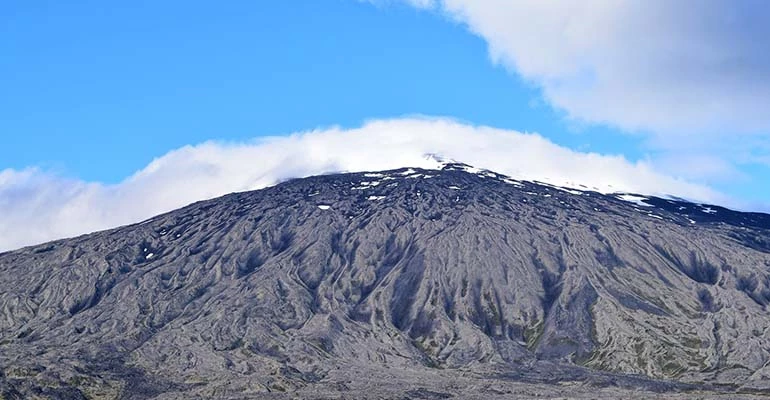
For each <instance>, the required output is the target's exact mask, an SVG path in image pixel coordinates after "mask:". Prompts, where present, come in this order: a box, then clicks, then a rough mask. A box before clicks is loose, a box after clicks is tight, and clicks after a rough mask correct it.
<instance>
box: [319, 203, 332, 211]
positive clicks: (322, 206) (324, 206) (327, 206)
mask: <svg viewBox="0 0 770 400" xmlns="http://www.w3.org/2000/svg"><path fill="white" fill-rule="evenodd" d="M318 208H320V209H322V210H328V209H330V208H332V206H329V205H326V204H319V205H318Z"/></svg>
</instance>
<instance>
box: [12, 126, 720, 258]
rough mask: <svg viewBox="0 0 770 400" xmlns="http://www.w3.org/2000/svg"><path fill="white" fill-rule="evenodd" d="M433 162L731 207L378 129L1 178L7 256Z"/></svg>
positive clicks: (507, 143)
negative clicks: (205, 206) (155, 219)
mask: <svg viewBox="0 0 770 400" xmlns="http://www.w3.org/2000/svg"><path fill="white" fill-rule="evenodd" d="M426 153H438V154H441V155H443V156H445V157H448V158H453V159H456V160H460V161H463V162H466V163H469V164H472V165H475V166H478V167H483V168H488V169H491V170H494V171H497V172H501V173H505V174H508V175H512V176H514V177H518V178H525V179H537V180H542V181H546V182H554V183H563V182H572V183H574V184H585V185H588V186H594V185H598V186H601V187H602V188H603V189H605V190H617V191H629V192H638V193H646V194H672V195H678V196H682V197H688V198H695V199H700V200H703V201H711V202H717V203H722V202H724V201H726V199H725V198H724V197H722V196H721V195H719V194H718V193H716V192H714V191H712V190H711V189H709V188H708V187H704V186H701V185H696V184H692V183H688V182H684V181H682V180H679V179H675V178H673V177H670V176H666V175H663V174H661V173H659V172H657V171H656V170H655V169H654V168H653V167H652V166H651V165H650V164H649V163H647V162H637V163H632V162H629V161H627V160H625V159H624V158H623V157H620V156H607V155H600V154H595V153H580V152H575V151H573V150H570V149H567V148H564V147H560V146H557V145H555V144H554V143H552V142H550V141H548V140H547V139H545V138H543V137H542V136H539V135H536V134H522V133H518V132H514V131H506V130H500V129H493V128H489V127H476V126H470V125H464V124H460V123H457V122H454V121H451V120H447V119H427V118H411V119H397V120H380V121H373V122H370V123H367V124H366V125H364V126H363V127H361V128H357V129H349V130H343V129H339V128H331V129H326V130H316V131H311V132H304V133H297V134H293V135H290V136H286V137H274V138H269V139H262V140H257V141H254V142H251V143H214V142H208V143H203V144H200V145H197V146H186V147H183V148H180V149H177V150H174V151H172V152H170V153H168V154H166V155H164V156H163V157H160V158H158V159H156V160H154V161H153V162H152V163H150V164H149V165H148V166H147V167H145V168H144V169H142V170H141V171H139V172H137V173H136V174H134V175H133V176H131V177H130V178H128V179H126V180H125V181H123V182H121V183H119V184H117V185H104V184H100V183H92V182H91V183H89V182H82V181H77V180H71V179H64V178H61V177H58V176H56V175H52V174H48V173H46V172H44V171H40V170H36V169H29V170H23V171H14V170H5V171H0V215H2V218H0V250H2V249H6V250H7V249H12V248H17V247H20V246H24V245H30V244H34V243H40V242H44V241H47V240H52V239H56V238H61V237H67V236H73V235H78V234H82V233H86V232H92V231H95V230H99V229H106V228H110V227H114V226H118V225H122V224H127V223H132V222H138V221H140V220H143V219H146V218H149V217H151V216H153V215H156V214H159V213H161V212H165V211H170V210H173V209H176V208H179V207H181V206H184V205H186V204H189V203H191V202H194V201H197V200H201V199H207V198H212V197H216V196H219V195H223V194H226V193H230V192H235V191H245V190H251V189H258V188H262V187H266V186H269V185H272V184H274V183H276V182H279V181H281V180H284V179H287V178H291V177H302V176H309V175H316V174H320V173H326V172H335V171H366V170H384V169H392V168H399V167H404V166H413V167H420V166H424V165H426V164H425V162H426V161H425V159H424V155H425V154H426ZM609 185H611V187H608V186H609Z"/></svg>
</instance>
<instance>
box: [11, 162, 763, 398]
mask: <svg viewBox="0 0 770 400" xmlns="http://www.w3.org/2000/svg"><path fill="white" fill-rule="evenodd" d="M439 162H441V165H440V166H439V167H438V168H436V169H417V168H404V169H398V170H392V171H383V172H370V173H352V174H337V175H326V176H316V177H310V178H303V179H296V180H292V181H287V182H284V183H281V184H279V185H276V186H274V187H270V188H267V189H263V190H259V191H254V192H246V193H236V194H231V195H227V196H224V197H221V198H218V199H214V200H209V201H204V202H199V203H196V204H193V205H190V206H188V207H185V208H183V209H180V210H177V211H173V212H170V213H167V214H165V215H161V216H158V217H155V218H152V219H150V220H148V221H145V222H143V223H140V224H136V225H131V226H126V227H121V228H117V229H113V230H110V231H105V232H99V233H94V234H91V235H86V236H82V237H78V238H74V239H67V240H60V241H56V242H51V243H47V244H44V245H39V246H34V247H28V248H25V249H21V250H18V251H14V252H8V253H3V254H0V394H2V397H4V398H28V397H33V396H38V397H43V398H46V397H47V398H73V399H74V398H122V399H123V398H125V399H129V398H191V397H196V396H197V397H203V398H233V399H235V398H298V397H299V398H415V399H444V398H451V397H457V398H479V399H482V398H491V397H495V396H500V397H503V398H517V396H521V397H524V398H538V397H542V398H551V397H554V396H565V395H569V396H572V397H576V398H595V397H597V396H599V397H624V398H628V397H633V396H640V397H643V396H645V393H657V394H655V395H652V394H650V396H654V397H656V398H667V396H670V398H686V397H688V396H690V395H693V396H698V397H699V398H703V397H709V396H715V397H719V396H726V397H725V398H735V397H736V396H738V395H740V396H749V395H750V393H756V394H770V384H768V382H770V313H768V304H770V236H768V232H770V216H769V215H766V214H758V213H740V212H735V211H731V210H728V209H725V208H721V207H717V206H710V205H702V204H695V203H690V202H685V201H680V200H674V199H663V198H657V197H648V196H640V195H634V194H602V193H599V192H596V191H587V190H586V191H583V190H576V189H575V188H563V187H558V186H553V185H547V184H541V183H536V182H527V181H518V180H514V179H511V178H509V177H507V176H504V175H500V174H497V173H494V172H491V171H485V170H480V169H476V168H473V167H471V166H468V165H465V164H461V163H457V162H451V161H439ZM661 392H666V393H668V394H660V393H661Z"/></svg>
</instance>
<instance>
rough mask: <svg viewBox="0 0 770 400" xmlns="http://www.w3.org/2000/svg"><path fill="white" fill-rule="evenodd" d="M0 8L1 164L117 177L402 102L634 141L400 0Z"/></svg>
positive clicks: (635, 154)
mask: <svg viewBox="0 0 770 400" xmlns="http://www.w3.org/2000/svg"><path fill="white" fill-rule="evenodd" d="M160 3H162V4H160ZM0 18H2V24H0V29H2V31H0V51H1V52H2V54H5V55H6V56H5V57H4V58H5V61H4V62H2V64H0V86H1V87H3V94H2V96H0V121H2V122H0V124H1V125H0V130H1V132H2V135H3V146H2V147H0V169H2V168H16V169H19V168H24V167H27V166H32V165H34V166H43V167H45V168H52V169H56V170H59V171H61V172H64V173H65V174H67V175H73V176H76V177H78V178H82V179H86V180H98V181H104V182H118V181H120V180H122V179H124V178H125V177H127V176H129V175H130V174H131V173H133V172H134V171H136V170H139V169H141V168H142V167H144V166H145V165H146V164H147V163H148V162H150V161H151V160H152V159H153V158H155V157H159V156H161V155H163V154H164V153H165V152H167V151H169V150H171V149H174V148H177V147H180V146H183V145H186V144H195V143H199V142H203V141H205V140H210V139H220V140H246V139H249V138H252V137H255V136H260V135H276V134H286V133H291V132H295V131H300V130H306V129H312V128H315V127H324V126H330V125H341V126H357V125H360V124H361V123H362V122H364V121H366V120H368V119H372V118H386V117H398V116H402V115H410V114H425V115H439V116H451V117H454V118H458V119H460V120H464V121H469V122H472V123H475V124H487V125H492V126H496V127H504V128H511V129H516V130H519V131H530V132H540V133H543V134H545V135H547V136H548V137H549V138H551V139H552V140H554V141H555V142H557V143H561V144H565V145H568V146H570V147H575V148H580V149H584V150H593V151H599V152H602V153H622V154H625V155H627V156H628V157H629V158H631V159H637V158H639V157H642V156H643V154H644V152H643V151H642V150H641V149H639V142H640V140H639V138H635V137H632V136H629V135H618V134H617V132H610V131H609V130H608V129H606V128H602V127H591V128H588V129H587V128H585V127H579V126H578V125H577V124H574V123H570V122H569V121H566V120H565V119H564V118H562V113H560V112H558V111H554V110H553V109H552V108H551V107H549V106H548V105H547V104H545V103H544V102H542V101H541V100H540V96H539V94H538V90H537V88H536V87H534V86H533V85H528V84H526V83H525V82H522V81H521V80H520V79H519V78H518V77H517V76H516V75H515V74H512V73H510V72H509V71H506V70H505V69H504V68H503V67H501V66H495V65H493V64H492V63H491V62H490V61H489V57H488V55H487V50H486V44H485V42H484V41H483V40H482V39H480V38H478V37H475V36H473V35H471V34H469V33H468V32H467V31H466V30H465V29H464V28H463V27H462V26H460V25H459V24H456V23H452V22H448V21H446V20H445V19H444V18H442V17H441V16H439V15H436V14H432V13H429V12H425V11H419V10H415V9H413V8H410V7H407V6H405V5H391V6H389V7H375V6H372V5H370V4H366V3H359V2H356V1H342V0H331V1H317V0H313V1H310V0H298V1H297V0H293V1H285V2H251V1H233V2H228V3H227V5H224V6H222V5H213V3H211V2H204V1H184V2H181V1H164V2H135V1H131V2H96V1H93V2H88V1H74V2H53V1H50V2H42V1H23V2H21V1H19V2H12V5H11V12H10V13H4V17H0Z"/></svg>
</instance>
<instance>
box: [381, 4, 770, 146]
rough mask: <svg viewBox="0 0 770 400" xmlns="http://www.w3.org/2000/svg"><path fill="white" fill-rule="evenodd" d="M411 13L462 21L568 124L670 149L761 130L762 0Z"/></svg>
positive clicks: (764, 118)
mask: <svg viewBox="0 0 770 400" xmlns="http://www.w3.org/2000/svg"><path fill="white" fill-rule="evenodd" d="M375 1H377V0H375ZM379 1H381V0H379ZM405 1H407V2H409V3H412V4H414V1H413V0H405ZM417 6H418V7H420V8H426V7H433V8H435V9H438V10H440V11H441V12H442V13H444V14H446V15H448V16H449V17H450V18H452V19H454V20H456V21H459V22H461V23H463V24H465V25H467V26H468V28H469V29H470V30H471V31H472V32H474V33H476V34H477V35H479V36H480V37H482V38H483V39H484V40H486V42H487V43H488V45H489V50H490V54H491V56H492V58H493V60H495V61H496V62H499V63H501V64H503V65H505V66H507V67H509V68H510V69H512V70H513V71H515V72H516V73H518V74H520V75H521V76H522V77H524V78H525V79H527V80H529V81H531V82H533V83H534V84H536V85H538V86H539V87H541V88H542V92H543V96H544V97H545V99H546V100H547V101H548V102H549V103H550V104H552V105H553V106H555V107H557V108H559V109H562V110H564V111H566V113H567V114H568V115H569V116H570V117H572V118H574V119H577V120H582V121H587V122H594V123H607V124H610V125H614V126H618V127H621V128H624V129H628V130H643V131H650V132H654V133H655V134H657V135H664V136H666V137H672V138H671V139H670V140H669V142H673V141H675V140H679V141H680V142H681V140H682V139H681V138H682V136H684V135H696V134H697V136H698V137H699V138H704V137H711V138H718V137H725V136H733V135H736V134H755V135H763V136H764V137H765V138H767V137H768V134H769V133H770V110H769V109H768V104H770V48H768V44H767V43H768V42H767V40H766V38H767V37H770V24H768V21H770V7H769V6H768V4H767V3H766V2H764V1H761V0H735V1H725V0H680V1H671V0H645V1H638V0H581V1H572V0H561V1H555V0H554V1H544V0H430V1H420V2H419V4H417ZM688 145H689V146H697V145H698V143H697V142H690V143H688Z"/></svg>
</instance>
